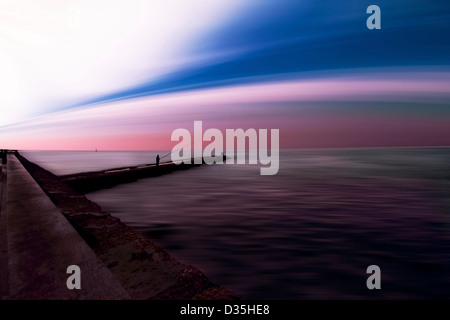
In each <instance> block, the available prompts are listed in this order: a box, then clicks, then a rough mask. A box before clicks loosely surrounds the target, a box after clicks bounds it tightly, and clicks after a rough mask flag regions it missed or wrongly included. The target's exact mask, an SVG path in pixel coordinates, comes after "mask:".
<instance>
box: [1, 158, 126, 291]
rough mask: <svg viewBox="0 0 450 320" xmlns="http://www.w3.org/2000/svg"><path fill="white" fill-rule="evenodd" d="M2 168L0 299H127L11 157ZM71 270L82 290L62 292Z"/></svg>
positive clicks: (17, 161) (97, 260)
mask: <svg viewBox="0 0 450 320" xmlns="http://www.w3.org/2000/svg"><path fill="white" fill-rule="evenodd" d="M5 167H7V170H6V175H5V174H3V175H2V180H3V181H2V183H1V185H2V187H1V189H0V191H1V190H2V189H3V190H2V193H3V197H2V198H0V199H2V201H1V204H0V277H1V278H0V296H1V298H2V299H129V298H130V296H129V294H128V293H127V291H126V290H125V289H124V288H123V287H122V286H121V285H120V284H119V283H118V282H117V281H116V279H115V278H114V277H113V275H112V274H111V272H110V271H109V270H108V269H107V268H106V267H105V266H104V265H103V264H102V263H101V261H100V260H99V259H98V257H97V256H96V255H95V254H94V252H93V251H92V249H91V248H90V247H89V246H88V245H87V244H86V242H85V241H84V240H83V239H82V238H81V237H80V236H79V235H78V233H77V232H76V231H75V229H74V228H73V227H72V226H71V225H70V223H69V222H68V221H67V220H66V218H65V217H64V216H63V215H62V214H61V212H60V211H59V210H58V209H57V208H56V207H55V205H54V204H53V203H52V202H51V201H50V199H49V198H48V197H47V195H46V194H45V193H44V192H43V191H42V189H41V188H40V187H39V185H38V184H37V183H36V181H35V180H34V179H33V178H32V177H31V176H30V174H29V173H28V172H27V171H26V170H25V168H24V167H23V166H22V164H21V163H20V162H19V160H18V159H17V158H16V157H15V156H14V155H12V154H9V155H8V164H7V165H3V170H4V171H5ZM5 178H6V179H5ZM70 265H77V266H79V267H80V269H81V290H76V289H75V290H69V289H68V288H67V286H66V281H67V278H68V277H69V276H70V275H69V274H67V273H66V270H67V267H68V266H70Z"/></svg>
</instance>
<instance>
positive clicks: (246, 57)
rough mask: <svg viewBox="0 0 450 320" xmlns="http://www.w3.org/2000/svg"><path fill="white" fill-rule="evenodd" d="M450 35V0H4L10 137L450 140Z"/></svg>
mask: <svg viewBox="0 0 450 320" xmlns="http://www.w3.org/2000/svg"><path fill="white" fill-rule="evenodd" d="M372 4H377V5H378V6H379V7H380V8H381V29H380V30H369V29H368V28H367V27H366V20H367V18H368V17H369V14H367V13H366V9H367V7H368V6H369V5H372ZM448 34H450V3H449V2H448V1H438V0H434V1H425V0H408V1H407V0H398V1H385V0H380V1H361V0H347V1H345V2H343V1H337V0H324V1H313V0H302V1H299V0H281V1H280V0H276V1H275V0H267V1H254V0H227V1H210V0H165V1H155V0H153V1H149V0H145V1H144V0H132V1H111V0H110V1H103V0H93V1H84V0H73V1H56V0H52V1H50V0H40V1H31V0H11V1H10V0H0V70H1V72H0V88H1V91H0V147H2V148H11V149H56V150H67V149H71V150H92V149H95V148H97V149H99V150H157V149H158V150H161V149H165V150H168V149H171V148H172V147H173V146H174V145H175V144H176V143H175V142H172V141H171V140H170V136H171V133H172V131H173V130H175V129H177V128H186V129H189V130H192V129H193V122H194V121H195V120H202V121H203V127H204V128H205V129H206V128H219V129H222V130H225V129H227V128H243V129H247V128H267V129H279V130H280V146H281V147H283V148H299V147H306V148H314V147H321V148H322V147H395V146H449V145H450V126H449V123H450V121H449V120H450V40H449V37H448Z"/></svg>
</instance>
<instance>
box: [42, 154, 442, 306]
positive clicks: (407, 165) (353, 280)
mask: <svg viewBox="0 0 450 320" xmlns="http://www.w3.org/2000/svg"><path fill="white" fill-rule="evenodd" d="M105 165H106V164H105ZM51 166H52V167H53V168H54V170H56V171H58V170H61V168H59V169H58V165H57V161H56V162H54V163H53V164H52V165H51ZM80 166H82V164H80ZM80 171H82V170H80ZM449 177H450V149H449V148H427V149H425V148H423V149H406V148H405V149H365V150H363V149H359V150H358V149H353V150H307V151H284V152H282V154H281V158H280V171H279V173H278V174H277V175H275V176H261V175H259V167H258V166H245V165H239V166H238V165H215V166H203V167H201V168H195V169H191V170H188V171H184V172H176V173H173V174H170V175H167V176H163V177H158V178H150V179H144V180H140V181H138V182H135V183H131V184H125V185H121V186H117V187H114V188H112V189H108V190H102V191H99V192H95V193H92V194H89V195H88V197H89V198H90V199H92V200H93V201H95V202H97V203H98V204H100V205H101V206H102V207H103V208H104V209H106V210H107V211H109V212H110V213H112V214H113V215H115V216H117V217H119V218H120V219H121V220H122V221H124V222H125V223H127V224H128V225H130V226H131V227H134V228H136V229H138V230H140V231H141V232H143V233H145V234H147V235H148V236H149V237H150V238H152V239H153V240H154V241H155V242H157V243H159V244H161V245H162V246H163V247H164V248H166V249H167V250H168V252H169V253H171V254H172V255H174V256H175V257H177V258H178V259H180V260H181V261H183V262H185V263H188V264H193V265H195V266H197V267H198V268H199V269H200V270H202V271H203V272H204V273H205V274H206V275H207V276H208V277H209V278H210V279H212V280H213V281H215V282H217V283H219V284H221V285H224V286H226V287H228V288H231V289H234V290H236V291H238V292H240V293H242V294H243V295H244V297H245V298H262V299H316V298H320V299H327V298H331V299H348V298H357V299H359V298H362V299H366V298H386V299H391V298H393V299H397V298H431V299H435V298H450V181H449ZM369 265H378V266H379V267H380V268H381V290H373V291H371V290H368V289H367V287H366V280H367V277H368V276H369V275H368V274H366V269H367V267H368V266H369Z"/></svg>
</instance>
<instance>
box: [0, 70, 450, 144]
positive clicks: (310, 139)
mask: <svg viewBox="0 0 450 320" xmlns="http://www.w3.org/2000/svg"><path fill="white" fill-rule="evenodd" d="M424 78H426V77H421V78H419V79H421V80H418V79H410V78H403V79H392V78H382V77H380V76H378V77H377V78H374V79H370V78H360V79H351V78H328V79H316V80H309V81H299V80H297V81H286V82H276V83H263V84H251V85H248V84H247V85H239V86H229V87H221V88H214V89H202V90H195V91H189V92H178V93H169V94H163V95H157V96H147V97H141V98H135V99H129V100H122V101H112V102H107V103H103V104H98V105H92V106H85V107H83V108H77V109H71V110H66V111H61V112H57V113H53V114H49V115H45V116H41V117H39V118H35V119H32V120H29V121H26V122H23V123H20V124H16V125H11V126H8V127H3V128H0V143H1V147H2V148H9V149H22V150H24V149H27V150H92V149H95V148H98V149H99V150H163V149H166V150H169V149H171V148H172V147H173V146H174V145H175V144H176V142H172V141H171V140H170V136H171V133H172V131H173V130H175V129H177V128H186V129H188V130H190V131H191V132H192V130H193V121H194V120H202V121H203V123H204V130H206V129H207V128H218V129H221V130H225V129H227V128H243V129H247V128H256V129H258V128H267V129H280V147H281V148H297V147H298V148H301V147H380V146H432V145H435V146H437V145H440V146H443V145H450V128H449V126H448V120H447V119H446V118H445V117H443V118H442V117H439V116H435V115H432V114H431V115H429V116H426V117H424V115H423V114H417V115H414V114H411V115H410V114H408V113H405V112H403V113H400V114H396V113H395V110H393V111H392V112H390V111H384V113H379V114H376V115H374V114H373V112H372V113H370V110H366V109H365V108H366V105H365V103H372V104H373V103H376V104H380V105H382V104H384V103H387V102H389V103H412V102H414V103H416V104H417V103H420V105H421V107H423V108H424V112H423V113H424V114H426V112H425V109H426V108H428V109H429V108H432V107H434V106H435V105H438V104H441V105H442V104H447V103H448V101H449V96H450V92H449V91H450V89H449V88H450V81H449V80H445V79H449V77H447V78H445V79H444V80H443V79H442V78H436V79H427V80H423V79H424ZM318 102H320V103H322V104H323V105H327V104H328V105H329V106H327V107H326V109H324V110H325V111H323V110H322V111H321V109H320V108H318V109H317V107H316V105H315V103H318ZM338 102H339V103H341V104H345V103H346V102H347V103H353V104H355V103H357V104H359V103H360V104H361V106H360V107H358V108H359V109H358V112H357V113H356V114H353V113H350V114H349V113H348V112H347V113H346V112H340V109H339V108H340V107H339V106H337V105H334V104H336V103H338ZM286 103H290V104H292V103H294V104H295V107H292V106H290V107H289V106H287V105H286ZM428 109H427V110H428ZM311 110H312V111H311ZM331 111H332V112H331ZM335 111H336V112H335Z"/></svg>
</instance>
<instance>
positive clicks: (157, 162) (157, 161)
mask: <svg viewBox="0 0 450 320" xmlns="http://www.w3.org/2000/svg"><path fill="white" fill-rule="evenodd" d="M156 166H159V154H157V155H156Z"/></svg>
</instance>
